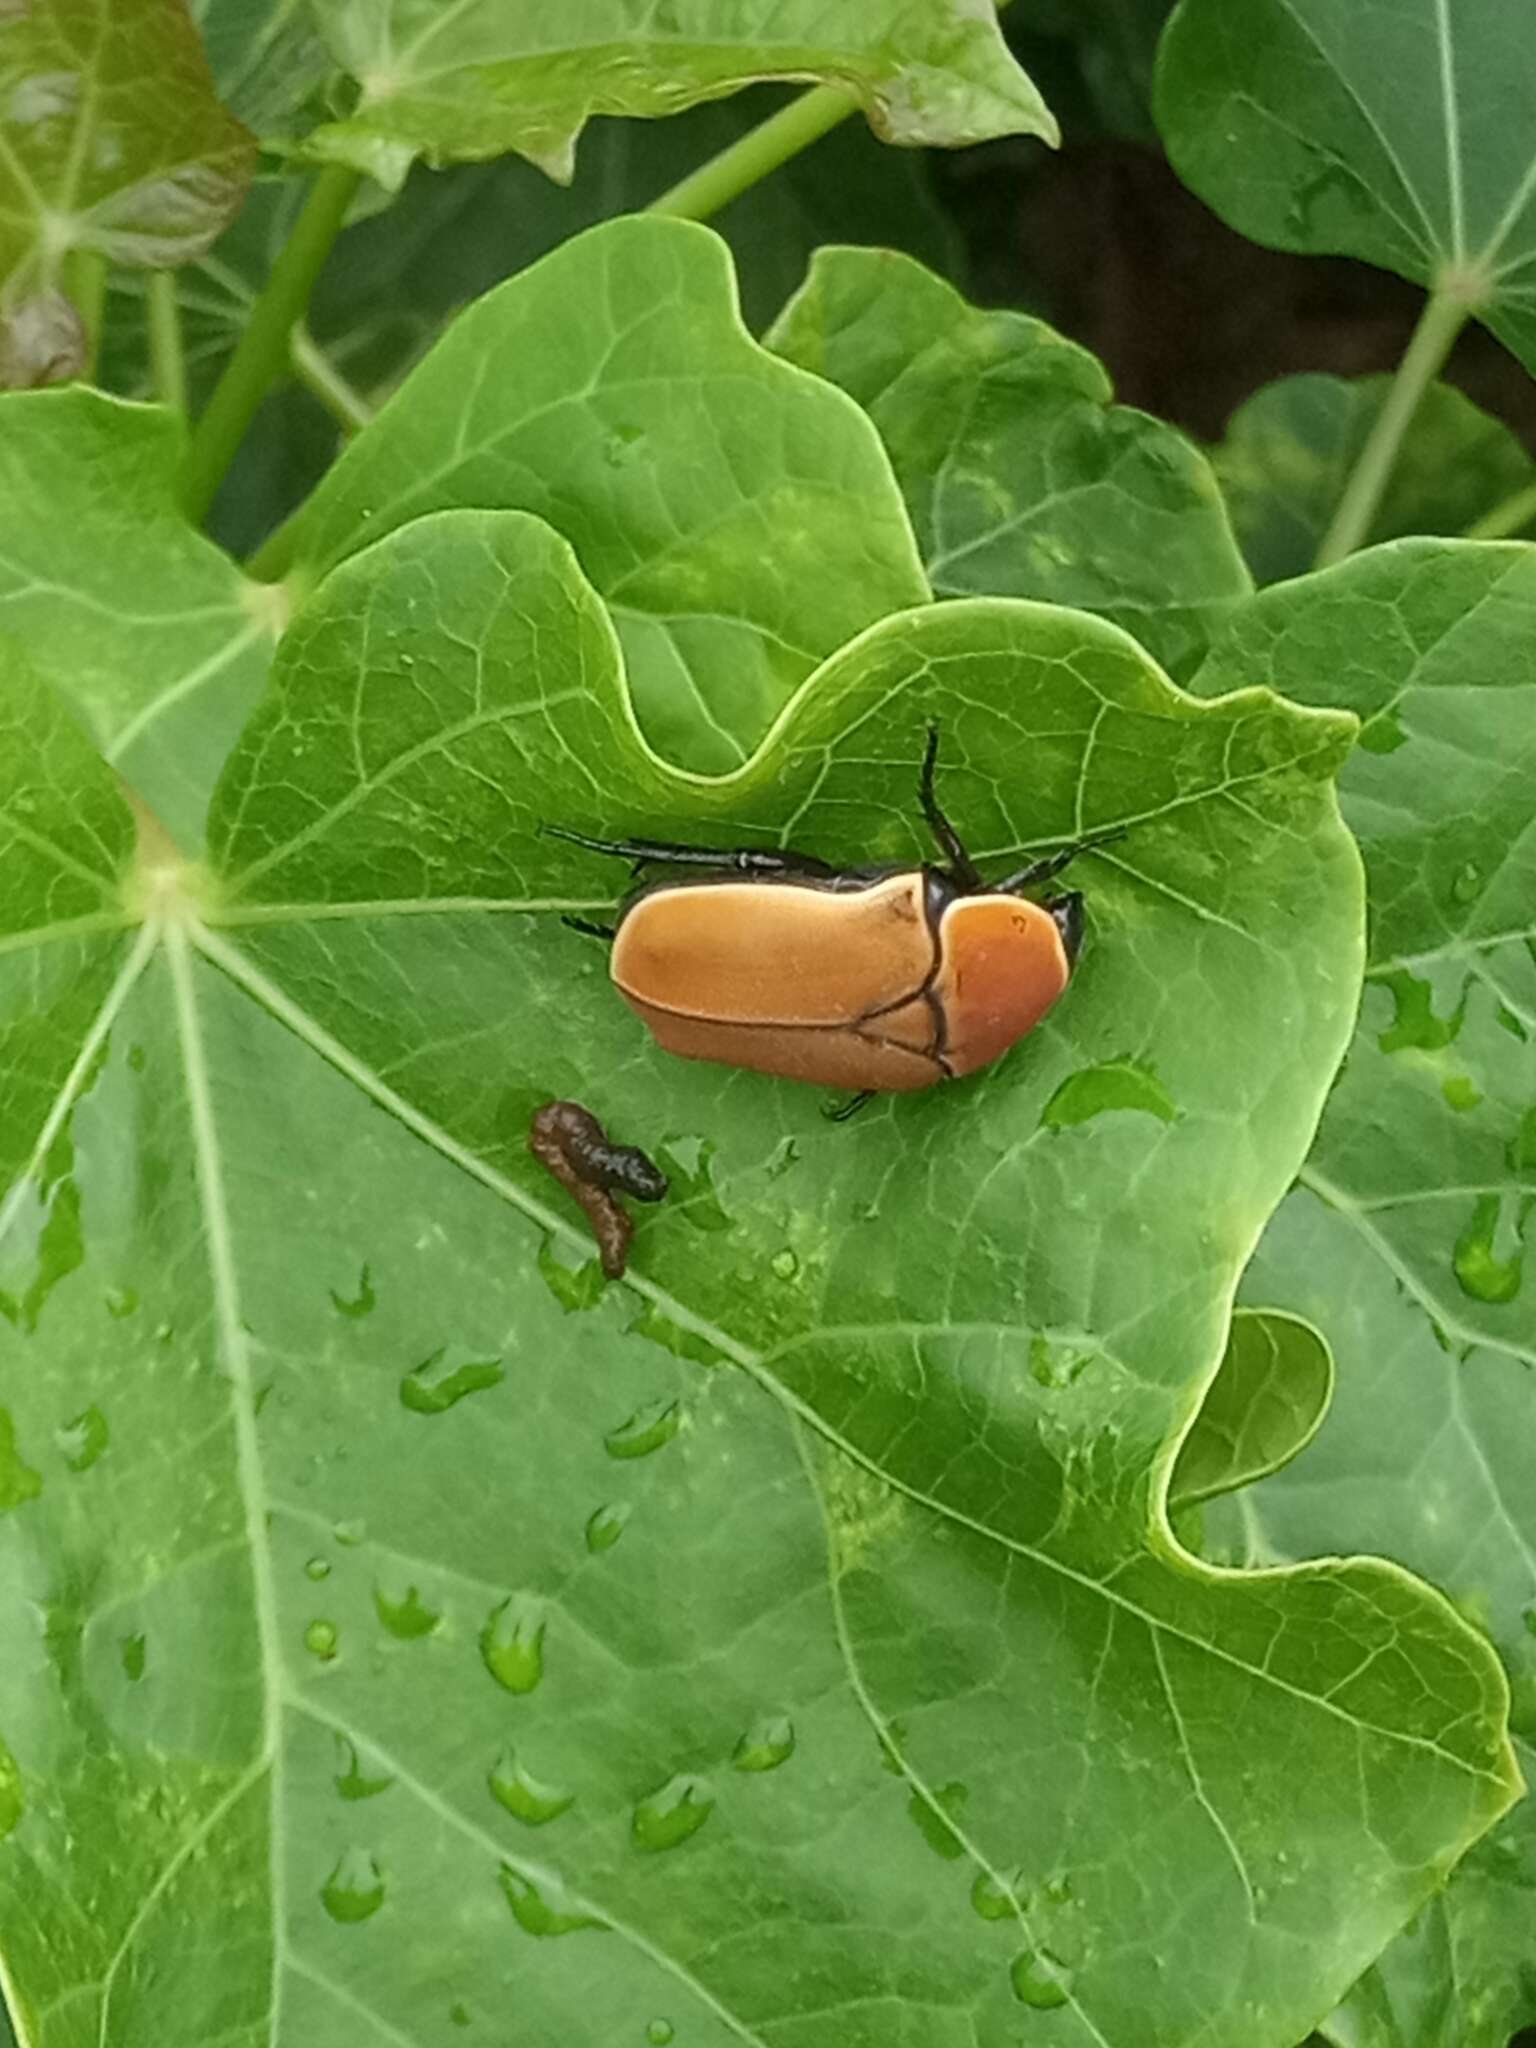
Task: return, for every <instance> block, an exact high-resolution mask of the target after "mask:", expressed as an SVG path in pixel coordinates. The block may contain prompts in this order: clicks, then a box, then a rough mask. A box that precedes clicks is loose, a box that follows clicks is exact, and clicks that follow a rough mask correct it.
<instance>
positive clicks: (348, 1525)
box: [331, 1521, 368, 1550]
mask: <svg viewBox="0 0 1536 2048" xmlns="http://www.w3.org/2000/svg"><path fill="white" fill-rule="evenodd" d="M331 1534H332V1535H333V1536H334V1537H335V1538H336V1541H337V1542H338V1543H343V1544H345V1545H346V1547H347V1548H348V1549H349V1550H355V1549H356V1547H357V1546H358V1544H359V1543H362V1542H364V1541H365V1540H366V1538H367V1535H368V1524H367V1523H366V1522H363V1521H356V1522H338V1523H337V1524H336V1525H335V1527H334V1528H333V1529H332V1530H331Z"/></svg>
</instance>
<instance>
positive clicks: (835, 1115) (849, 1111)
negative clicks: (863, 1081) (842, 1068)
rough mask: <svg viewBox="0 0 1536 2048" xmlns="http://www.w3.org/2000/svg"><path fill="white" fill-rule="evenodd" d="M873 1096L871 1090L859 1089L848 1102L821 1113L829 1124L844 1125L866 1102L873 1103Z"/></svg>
mask: <svg viewBox="0 0 1536 2048" xmlns="http://www.w3.org/2000/svg"><path fill="white" fill-rule="evenodd" d="M875 1094H876V1091H875V1090H874V1089H873V1088H861V1089H860V1090H859V1092H858V1094H857V1095H850V1096H849V1098H848V1100H847V1101H846V1102H840V1103H839V1104H838V1105H837V1108H836V1109H827V1108H824V1109H823V1110H822V1112H821V1113H822V1115H823V1116H824V1117H825V1118H826V1120H827V1122H828V1123H829V1124H845V1123H847V1121H848V1119H849V1117H851V1116H857V1115H858V1113H859V1111H860V1110H861V1109H862V1108H863V1107H864V1105H865V1103H866V1102H873V1101H874V1099H875Z"/></svg>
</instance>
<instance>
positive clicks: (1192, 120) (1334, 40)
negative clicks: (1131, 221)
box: [1157, 0, 1536, 369]
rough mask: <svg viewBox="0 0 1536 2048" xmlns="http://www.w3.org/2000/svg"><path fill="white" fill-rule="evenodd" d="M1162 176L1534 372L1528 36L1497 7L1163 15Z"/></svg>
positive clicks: (1408, 3)
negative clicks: (1169, 170) (1169, 173)
mask: <svg viewBox="0 0 1536 2048" xmlns="http://www.w3.org/2000/svg"><path fill="white" fill-rule="evenodd" d="M1157 114H1158V124H1159V126H1160V127H1161V129H1162V133H1163V139H1164V141H1165V142H1166V143H1167V145H1168V154H1169V155H1170V157H1172V159H1173V163H1174V167H1175V168H1176V169H1177V171H1178V173H1179V175H1180V176H1181V177H1182V178H1183V179H1184V180H1185V182H1186V183H1187V184H1189V185H1190V186H1191V187H1192V188H1193V189H1194V190H1195V191H1196V192H1198V193H1199V195H1200V197H1201V198H1202V199H1204V200H1206V201H1207V202H1208V203H1209V204H1210V205H1211V206H1213V207H1214V208H1215V209H1216V211H1217V212H1218V213H1219V214H1220V215H1221V216H1222V218H1223V219H1224V220H1226V221H1229V222H1230V223H1231V224H1232V226H1233V227H1235V228H1238V229H1239V230H1240V231H1241V232H1242V233H1243V234H1245V235H1250V236H1252V238H1253V239H1254V240H1255V241H1257V242H1264V243H1267V244H1268V245H1269V246H1271V247H1273V248H1279V249H1300V250H1304V251H1308V252H1311V253H1317V254H1323V253H1333V254H1339V255H1345V256H1363V257H1365V258H1367V259H1368V260H1369V261H1370V262H1372V263H1381V264H1385V265H1386V266H1387V267H1388V268H1389V269H1391V270H1396V271H1400V272H1401V273H1402V275H1403V276H1404V277H1411V278H1414V279H1416V280H1417V281H1418V282H1419V283H1421V284H1426V285H1429V286H1431V287H1432V288H1433V289H1434V290H1436V291H1439V292H1443V293H1445V294H1447V295H1448V296H1450V297H1453V298H1455V299H1457V300H1459V301H1461V302H1462V303H1464V304H1466V305H1467V306H1468V307H1469V308H1470V309H1471V310H1473V311H1474V312H1476V314H1477V315H1478V317H1479V319H1481V320H1483V321H1485V322H1486V323H1487V325H1488V326H1489V327H1491V328H1492V329H1493V331H1494V333H1495V334H1497V335H1499V336H1500V337H1501V339H1503V340H1504V341H1506V342H1507V343H1508V344H1509V346H1510V347H1511V348H1512V349H1513V350H1514V351H1515V353H1516V354H1517V355H1519V356H1520V357H1522V359H1523V360H1524V361H1525V363H1526V365H1527V367H1529V368H1532V369H1536V156H1533V155H1532V151H1531V133H1532V125H1533V123H1536V36H1533V35H1532V33H1531V21H1530V16H1529V13H1528V11H1527V9H1526V8H1525V7H1524V6H1522V5H1515V6H1504V5H1501V4H1499V0H1393V5H1391V6H1389V7H1373V6H1367V5H1362V4H1361V0H1181V4H1180V5H1179V7H1178V8H1177V9H1176V10H1175V12H1174V15H1173V18H1172V19H1171V21H1170V22H1169V24H1168V29H1167V32H1166V34H1165V36H1164V39H1163V44H1162V49H1161V53H1160V57H1159V64H1158V81H1157Z"/></svg>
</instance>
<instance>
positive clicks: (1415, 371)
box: [1314, 292, 1472, 569]
mask: <svg viewBox="0 0 1536 2048" xmlns="http://www.w3.org/2000/svg"><path fill="white" fill-rule="evenodd" d="M1471 314H1472V307H1471V305H1470V304H1469V303H1468V301H1467V300H1466V299H1465V298H1464V297H1462V296H1460V295H1453V294H1451V293H1441V292H1432V293H1431V294H1430V296H1429V299H1428V301H1427V302H1426V304H1425V307H1424V311H1423V312H1422V313H1421V314H1420V315H1419V324H1418V325H1417V327H1415V328H1414V330H1413V335H1412V338H1411V339H1410V341H1409V343H1408V347H1407V349H1406V350H1405V351H1404V354H1403V359H1402V361H1401V362H1400V363H1399V364H1398V366H1397V374H1396V376H1394V378H1393V379H1392V388H1391V389H1390V390H1389V391H1388V393H1387V402H1386V404H1385V405H1384V406H1383V407H1382V408H1381V411H1380V412H1379V413H1378V414H1377V415H1376V424H1375V425H1374V426H1373V427H1372V428H1371V431H1370V433H1369V434H1367V436H1366V439H1365V446H1364V447H1363V448H1362V449H1361V450H1360V455H1359V459H1358V460H1357V461H1356V463H1355V466H1354V469H1353V470H1352V471H1351V473H1350V478H1349V482H1348V483H1347V484H1346V485H1345V486H1344V494H1343V496H1342V497H1341V498H1340V499H1339V503H1338V507H1337V509H1336V511H1335V512H1334V515H1333V523H1332V524H1331V525H1330V526H1329V528H1328V531H1327V532H1326V533H1325V534H1324V535H1323V540H1322V545H1321V547H1319V549H1318V551H1317V561H1316V563H1315V564H1314V566H1315V567H1316V568H1319V569H1326V568H1328V567H1330V565H1331V564H1333V563H1334V562H1342V561H1343V559H1344V557H1345V556H1346V555H1352V554H1353V553H1354V552H1355V550H1356V548H1358V547H1361V546H1363V544H1364V542H1365V539H1366V536H1367V535H1368V534H1369V532H1370V530H1371V521H1372V520H1373V519H1374V518H1375V517H1376V512H1377V508H1378V507H1379V505H1380V504H1381V498H1382V493H1383V492H1384V491H1385V490H1386V487H1387V483H1388V480H1389V478H1390V477H1391V475H1392V467H1393V464H1394V463H1395V462H1396V461H1397V454H1398V450H1399V448H1400V447H1401V446H1402V441H1403V436H1404V435H1405V434H1406V433H1407V431H1408V429H1409V427H1410V426H1411V425H1412V424H1413V416H1414V414H1415V413H1416V412H1417V411H1418V409H1419V402H1420V400H1421V399H1422V398H1423V396H1424V394H1425V392H1426V391H1427V390H1428V389H1429V387H1430V385H1431V384H1432V383H1433V382H1434V380H1435V378H1436V376H1437V375H1438V374H1439V371H1440V367H1441V365H1442V364H1443V363H1444V361H1445V359H1446V357H1447V356H1448V355H1449V354H1450V352H1451V344H1452V343H1453V342H1454V341H1455V339H1456V337H1457V335H1458V334H1460V332H1461V330H1462V328H1463V327H1464V326H1465V325H1466V323H1467V321H1468V319H1469V318H1470V317H1471Z"/></svg>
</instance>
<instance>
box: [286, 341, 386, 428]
mask: <svg viewBox="0 0 1536 2048" xmlns="http://www.w3.org/2000/svg"><path fill="white" fill-rule="evenodd" d="M293 374H294V376H295V377H296V378H297V379H298V381H299V382H300V383H301V384H302V385H303V386H304V389H305V390H306V391H307V392H309V393H310V395H311V397H314V398H318V399H319V401H320V403H321V404H322V405H323V406H324V407H325V409H326V411H327V412H328V413H330V414H331V415H332V416H333V417H334V418H335V419H336V420H338V421H339V422H340V424H341V425H342V427H344V428H345V430H346V431H347V433H349V434H356V433H359V432H360V431H361V430H362V429H363V428H364V427H366V426H367V424H368V422H369V421H370V420H371V419H372V418H373V407H372V406H371V405H369V403H368V401H367V399H365V398H364V397H363V395H362V393H361V392H360V391H357V390H355V389H354V388H353V386H352V385H351V384H349V383H348V382H347V380H346V378H345V377H343V375H342V374H341V372H340V370H338V369H337V367H336V365H335V364H334V363H333V362H332V361H331V359H330V357H329V356H328V355H327V354H326V352H325V350H324V349H323V348H321V346H320V344H319V343H318V342H317V341H316V340H315V337H314V336H313V335H312V334H311V333H310V331H309V329H308V328H307V327H306V326H305V325H304V323H303V321H302V320H301V321H300V322H299V324H298V326H297V327H295V328H294V330H293Z"/></svg>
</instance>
